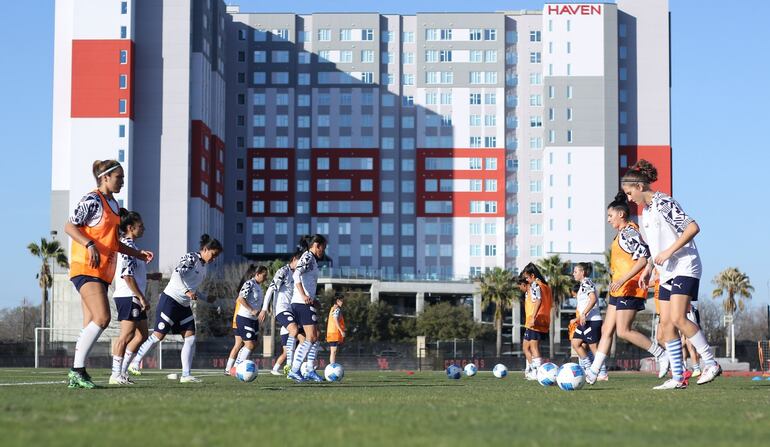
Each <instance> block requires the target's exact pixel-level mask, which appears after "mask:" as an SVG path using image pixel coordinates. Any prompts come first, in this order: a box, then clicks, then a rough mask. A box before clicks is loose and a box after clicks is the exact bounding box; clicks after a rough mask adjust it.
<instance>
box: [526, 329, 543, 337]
mask: <svg viewBox="0 0 770 447" xmlns="http://www.w3.org/2000/svg"><path fill="white" fill-rule="evenodd" d="M547 336H548V332H538V331H536V330H534V329H526V330H525V331H524V340H545V338H546V337H547Z"/></svg>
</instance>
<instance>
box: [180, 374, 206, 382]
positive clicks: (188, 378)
mask: <svg viewBox="0 0 770 447" xmlns="http://www.w3.org/2000/svg"><path fill="white" fill-rule="evenodd" d="M201 382H203V380H201V379H199V378H197V377H195V376H182V378H181V379H179V383H201Z"/></svg>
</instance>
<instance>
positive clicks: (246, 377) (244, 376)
mask: <svg viewBox="0 0 770 447" xmlns="http://www.w3.org/2000/svg"><path fill="white" fill-rule="evenodd" d="M258 372H259V368H257V364H256V363H254V362H252V361H251V360H244V361H242V362H241V363H239V364H238V366H236V367H235V377H236V378H237V379H238V380H240V381H241V382H251V381H253V380H254V379H256V378H257V373H258Z"/></svg>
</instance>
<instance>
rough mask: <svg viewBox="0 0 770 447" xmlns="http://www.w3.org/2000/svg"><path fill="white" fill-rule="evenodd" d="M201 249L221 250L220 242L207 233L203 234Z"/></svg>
mask: <svg viewBox="0 0 770 447" xmlns="http://www.w3.org/2000/svg"><path fill="white" fill-rule="evenodd" d="M201 250H215V251H218V252H221V251H222V243H221V242H219V241H218V240H216V239H214V238H213V237H211V236H209V235H208V234H204V235H202V236H201Z"/></svg>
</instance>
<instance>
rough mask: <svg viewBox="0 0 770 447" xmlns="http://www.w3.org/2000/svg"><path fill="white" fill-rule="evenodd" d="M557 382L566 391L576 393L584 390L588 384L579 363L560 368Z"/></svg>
mask: <svg viewBox="0 0 770 447" xmlns="http://www.w3.org/2000/svg"><path fill="white" fill-rule="evenodd" d="M556 381H557V383H558V384H559V388H561V389H563V390H564V391H575V390H579V389H580V388H583V385H585V383H586V376H585V372H584V371H583V368H582V367H581V366H580V365H578V364H577V363H565V364H563V365H562V366H561V368H559V373H558V374H557V375H556Z"/></svg>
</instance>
